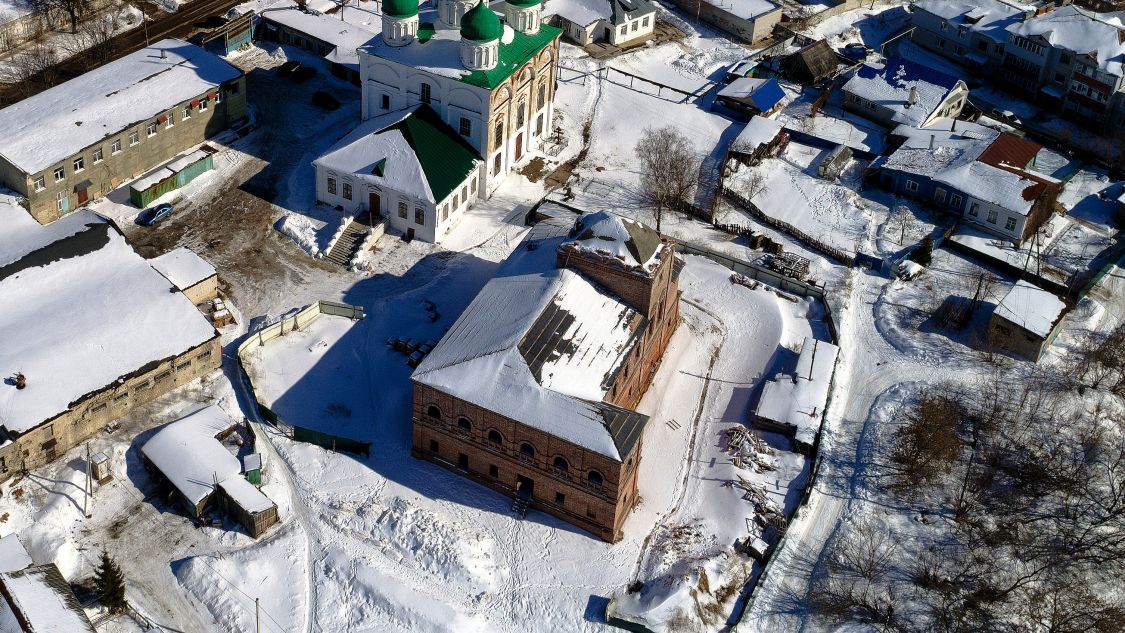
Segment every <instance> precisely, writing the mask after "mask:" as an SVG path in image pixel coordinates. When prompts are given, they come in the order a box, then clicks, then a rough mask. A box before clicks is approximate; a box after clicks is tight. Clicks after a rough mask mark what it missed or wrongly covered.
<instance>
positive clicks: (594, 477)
mask: <svg viewBox="0 0 1125 633" xmlns="http://www.w3.org/2000/svg"><path fill="white" fill-rule="evenodd" d="M586 480H587V481H589V482H590V483H592V484H594V485H595V486H600V485H602V484H603V483H604V482H605V479H603V478H602V474H601V473H599V472H598V471H596V470H591V471H590V473H589V474H588V475H586Z"/></svg>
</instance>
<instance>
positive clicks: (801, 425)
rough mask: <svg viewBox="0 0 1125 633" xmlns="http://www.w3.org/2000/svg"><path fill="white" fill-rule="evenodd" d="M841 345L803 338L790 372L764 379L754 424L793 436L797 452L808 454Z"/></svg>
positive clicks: (816, 430) (821, 418)
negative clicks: (790, 373)
mask: <svg viewBox="0 0 1125 633" xmlns="http://www.w3.org/2000/svg"><path fill="white" fill-rule="evenodd" d="M839 353H840V348H839V347H836V346H835V345H833V344H831V343H826V342H824V341H818V340H816V339H814V338H811V337H806V338H805V341H804V343H803V344H802V345H801V355H800V357H798V359H797V367H796V369H795V370H794V372H793V375H791V376H790V375H787V374H778V375H777V376H776V377H775V378H774V379H773V380H770V381H768V382H766V385H765V387H764V388H763V389H762V397H761V399H760V400H759V401H758V407H757V409H756V410H755V411H754V427H755V428H759V429H762V430H765V431H776V432H779V433H784V434H785V435H788V436H789V437H791V438H793V444H794V446H795V448H796V449H797V451H798V452H801V453H804V454H807V455H811V454H812V451H813V447H814V446H815V444H816V436H817V434H818V433H819V432H820V422H821V420H823V419H824V409H825V407H826V406H827V404H828V392H829V389H830V388H831V386H832V374H833V372H835V370H836V356H837V355H838V354H839Z"/></svg>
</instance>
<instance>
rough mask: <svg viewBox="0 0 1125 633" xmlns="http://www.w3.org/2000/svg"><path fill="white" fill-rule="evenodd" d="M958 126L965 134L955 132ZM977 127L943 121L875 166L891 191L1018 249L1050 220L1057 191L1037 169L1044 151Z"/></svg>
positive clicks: (1056, 185)
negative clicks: (953, 216) (918, 201)
mask: <svg viewBox="0 0 1125 633" xmlns="http://www.w3.org/2000/svg"><path fill="white" fill-rule="evenodd" d="M956 126H961V130H960V131H953V130H952V128H955V127H956ZM942 127H946V128H947V129H945V130H942V129H941V128H942ZM980 128H981V126H972V125H971V124H966V123H964V122H957V121H953V120H943V121H938V122H937V125H936V126H935V128H934V129H933V130H925V129H923V130H917V134H914V135H911V136H907V137H906V139H905V141H904V143H903V144H902V146H900V147H899V148H898V149H897V150H895V151H894V152H893V153H892V154H890V155H889V156H885V157H881V158H880V159H879V160H877V161H876V162H875V163H873V165H872V166H873V167H874V168H876V169H877V170H878V172H879V177H878V181H879V182H880V183H881V184H882V185H883V186H884V187H886V188H887V189H890V190H891V191H894V192H895V193H899V194H902V195H906V196H910V197H913V198H916V199H919V200H924V201H926V202H927V203H929V204H931V205H933V206H935V207H937V208H939V209H941V210H943V211H947V212H949V213H953V214H956V215H959V216H961V217H962V218H963V219H964V220H965V221H967V222H971V223H973V224H975V225H978V226H980V227H981V228H983V229H985V230H987V231H989V232H991V233H993V234H995V235H997V236H999V237H1002V238H1004V239H1007V240H1009V241H1011V242H1013V243H1015V244H1020V243H1022V242H1023V241H1025V240H1026V239H1028V238H1029V237H1031V236H1032V235H1033V234H1034V233H1035V231H1036V230H1038V228H1039V227H1040V226H1042V225H1043V223H1044V222H1046V221H1047V220H1048V219H1050V217H1051V214H1052V213H1053V212H1054V210H1055V207H1056V202H1057V199H1058V195H1059V192H1060V190H1061V187H1060V184H1059V182H1058V181H1057V180H1055V179H1053V178H1050V177H1048V176H1045V175H1043V174H1039V173H1037V172H1035V171H1034V170H1033V167H1034V164H1035V156H1036V154H1038V152H1039V150H1040V149H1042V148H1041V147H1040V146H1039V145H1037V144H1035V143H1032V142H1031V141H1027V140H1025V139H1022V138H1020V137H1017V136H1013V135H1011V134H1002V133H997V132H994V131H991V130H989V131H983V130H981V129H980ZM896 132H899V133H901V131H899V130H896Z"/></svg>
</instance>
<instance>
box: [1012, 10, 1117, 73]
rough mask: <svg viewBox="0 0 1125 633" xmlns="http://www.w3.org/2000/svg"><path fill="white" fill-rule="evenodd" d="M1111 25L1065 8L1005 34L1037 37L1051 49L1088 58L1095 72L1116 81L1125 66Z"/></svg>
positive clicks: (1092, 14) (1030, 21) (1025, 23)
mask: <svg viewBox="0 0 1125 633" xmlns="http://www.w3.org/2000/svg"><path fill="white" fill-rule="evenodd" d="M1113 21H1114V23H1110V21H1108V20H1106V19H1103V18H1102V16H1099V15H1098V14H1096V13H1093V12H1090V11H1085V10H1083V9H1080V8H1078V7H1076V6H1074V5H1067V6H1064V7H1059V8H1057V9H1055V10H1053V11H1048V12H1047V13H1044V14H1042V15H1038V16H1036V17H1034V18H1031V19H1030V20H1027V21H1026V22H1022V23H1019V24H1013V25H1011V26H1009V27H1008V32H1009V33H1012V34H1013V35H1018V36H1021V37H1032V36H1036V35H1039V36H1042V37H1043V38H1044V39H1046V40H1047V42H1049V43H1050V44H1051V46H1054V47H1055V48H1061V49H1065V50H1068V51H1071V52H1073V53H1075V54H1078V55H1087V54H1092V56H1093V58H1094V61H1096V62H1097V65H1098V68H1099V69H1101V70H1102V71H1104V72H1107V73H1109V74H1111V75H1115V76H1118V77H1120V76H1121V75H1122V74H1123V69H1122V63H1123V62H1125V36H1123V34H1122V28H1121V25H1120V21H1119V20H1116V19H1115V20H1113Z"/></svg>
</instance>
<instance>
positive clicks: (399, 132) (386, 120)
mask: <svg viewBox="0 0 1125 633" xmlns="http://www.w3.org/2000/svg"><path fill="white" fill-rule="evenodd" d="M313 164H314V165H317V166H320V167H323V168H325V169H329V170H333V171H337V172H342V173H347V174H355V175H356V176H358V177H359V178H362V179H363V180H365V181H369V182H371V183H373V184H376V185H380V186H383V187H387V188H388V189H391V190H393V191H397V192H399V193H403V194H406V195H408V196H412V197H414V198H418V199H420V200H426V201H429V202H433V203H440V202H441V201H443V200H445V198H446V197H447V196H449V194H450V193H452V192H453V191H455V190H456V189H457V188H458V187H460V186H461V184H462V183H464V182H465V179H466V178H468V177H469V175H470V174H471V173H472V172H473V170H474V169H476V168H477V166H478V165H479V164H480V160H479V158H478V157H477V154H476V150H474V149H473V148H472V146H470V145H469V144H468V143H466V142H465V140H464V139H463V138H461V137H460V135H458V134H457V133H456V132H454V131H453V129H452V128H450V127H449V126H448V125H446V124H445V123H444V122H443V121H442V120H441V118H440V117H439V116H438V115H437V114H436V113H435V112H434V111H433V110H431V109H430V108H429V107H428V106H423V105H416V106H412V107H410V108H406V109H404V110H398V111H395V112H390V113H388V114H384V115H383V116H380V117H376V118H374V119H369V120H367V121H364V122H363V123H360V124H359V126H358V127H356V128H355V129H354V130H352V131H351V132H350V133H349V134H348V135H347V136H345V137H344V138H342V139H340V141H338V142H337V143H336V144H335V145H333V146H332V147H331V148H329V149H328V151H327V152H325V153H324V155H322V156H321V157H320V158H318V159H316V160H315V161H313Z"/></svg>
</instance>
